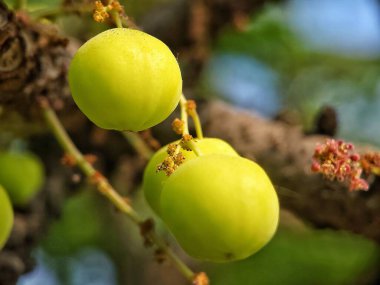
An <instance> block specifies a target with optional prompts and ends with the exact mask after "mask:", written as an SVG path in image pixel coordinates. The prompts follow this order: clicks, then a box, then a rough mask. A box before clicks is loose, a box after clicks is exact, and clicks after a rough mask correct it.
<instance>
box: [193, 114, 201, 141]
mask: <svg viewBox="0 0 380 285" xmlns="http://www.w3.org/2000/svg"><path fill="white" fill-rule="evenodd" d="M191 118H192V119H193V121H194V126H195V132H196V134H197V138H198V139H200V140H201V139H203V131H202V125H201V120H200V119H199V115H198V112H197V111H195V112H194V114H193V115H192V116H191Z"/></svg>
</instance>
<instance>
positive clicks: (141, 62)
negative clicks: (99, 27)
mask: <svg viewBox="0 0 380 285" xmlns="http://www.w3.org/2000/svg"><path fill="white" fill-rule="evenodd" d="M69 85H70V89H71V93H72V96H73V98H74V101H75V103H76V104H77V105H78V107H79V109H81V111H82V112H83V113H84V114H85V115H86V116H87V117H88V118H89V119H90V120H91V121H92V122H94V123H95V124H96V125H98V126H99V127H101V128H104V129H114V130H120V131H124V130H129V131H141V130H144V129H147V128H150V127H152V126H154V125H157V124H158V123H160V122H162V121H163V120H164V119H166V118H167V117H168V116H169V115H170V113H172V112H173V110H174V109H175V107H176V106H177V104H178V102H179V100H180V97H181V93H182V77H181V71H180V68H179V65H178V62H177V60H176V58H175V57H174V55H173V53H172V52H171V51H170V49H169V48H168V47H167V46H166V45H165V44H164V43H163V42H161V41H160V40H158V39H157V38H155V37H152V36H150V35H148V34H146V33H144V32H141V31H137V30H132V29H125V28H115V29H111V30H107V31H105V32H102V33H100V34H98V35H97V36H95V37H93V38H92V39H90V40H89V41H87V42H86V43H85V44H84V45H83V46H82V47H80V48H79V50H78V51H77V53H76V54H75V56H74V58H73V60H72V62H71V64H70V69H69Z"/></svg>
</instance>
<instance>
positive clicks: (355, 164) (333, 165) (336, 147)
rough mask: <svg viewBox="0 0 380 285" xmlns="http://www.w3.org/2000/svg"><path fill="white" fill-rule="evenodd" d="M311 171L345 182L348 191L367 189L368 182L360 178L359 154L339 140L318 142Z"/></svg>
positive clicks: (361, 169) (361, 170)
mask: <svg viewBox="0 0 380 285" xmlns="http://www.w3.org/2000/svg"><path fill="white" fill-rule="evenodd" d="M311 170H312V171H313V172H317V173H321V174H322V175H323V176H325V177H326V178H328V179H330V180H338V181H340V182H344V183H347V184H348V186H349V189H350V191H354V190H368V187H369V186H368V183H367V181H366V180H364V179H362V178H361V174H362V172H363V168H362V166H361V164H360V155H359V154H358V153H355V151H354V146H353V145H352V144H350V143H346V142H344V141H341V140H334V139H328V140H326V142H325V143H324V144H318V145H317V147H316V148H315V151H314V155H313V162H312V165H311Z"/></svg>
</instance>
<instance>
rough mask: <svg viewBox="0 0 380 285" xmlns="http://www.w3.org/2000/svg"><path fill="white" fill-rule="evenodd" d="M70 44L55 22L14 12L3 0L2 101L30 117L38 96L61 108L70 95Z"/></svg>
mask: <svg viewBox="0 0 380 285" xmlns="http://www.w3.org/2000/svg"><path fill="white" fill-rule="evenodd" d="M67 44H68V40H67V39H66V38H64V37H62V36H60V35H59V34H58V31H57V29H55V28H54V26H53V25H48V24H42V23H37V22H34V21H32V20H31V19H30V18H29V16H28V15H27V14H25V13H23V12H18V13H13V12H11V11H9V10H8V9H7V8H6V6H5V4H4V3H3V2H0V51H1V53H0V104H1V105H3V106H5V107H6V108H7V110H9V109H12V110H16V111H18V112H20V113H22V114H23V115H24V116H27V115H30V114H31V112H33V111H34V109H33V107H34V103H35V98H36V96H45V97H48V98H49V99H50V101H51V102H52V103H54V106H55V107H56V108H57V109H59V108H62V107H63V102H64V101H67V100H69V98H70V92H69V88H68V86H67V81H66V73H67V67H68V63H69V60H70V58H71V54H72V53H71V52H70V51H69V49H67Z"/></svg>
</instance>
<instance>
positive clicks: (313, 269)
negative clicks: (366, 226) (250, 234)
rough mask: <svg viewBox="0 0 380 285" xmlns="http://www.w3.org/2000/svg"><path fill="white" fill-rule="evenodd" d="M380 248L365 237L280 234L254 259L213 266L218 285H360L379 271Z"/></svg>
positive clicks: (328, 233) (334, 233)
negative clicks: (371, 273)
mask: <svg viewBox="0 0 380 285" xmlns="http://www.w3.org/2000/svg"><path fill="white" fill-rule="evenodd" d="M378 256H379V249H378V248H377V246H376V245H375V244H374V243H373V242H371V241H368V240H366V239H364V238H362V237H359V236H355V235H350V234H347V233H343V232H334V231H327V230H319V231H317V230H313V231H310V232H308V233H300V232H294V231H290V230H281V231H279V232H278V233H277V234H276V236H275V237H274V239H273V240H272V241H271V242H270V243H269V244H268V245H267V246H266V247H265V248H264V249H263V250H261V251H260V252H258V253H257V254H256V255H253V256H252V257H250V258H248V259H246V260H243V261H239V262H235V263H232V264H222V265H217V266H213V268H212V269H211V272H210V277H211V280H212V281H213V284H215V285H243V284H244V285H278V284H282V285H287V284H289V285H304V284H308V285H343V284H345V285H347V284H358V283H357V282H358V278H360V277H364V276H365V275H366V274H367V273H368V272H370V271H369V270H371V269H372V270H375V269H376V266H378V265H379V263H378V261H379V260H378Z"/></svg>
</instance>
